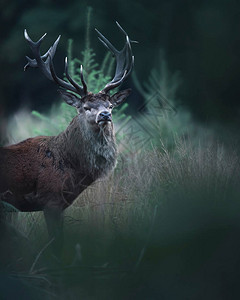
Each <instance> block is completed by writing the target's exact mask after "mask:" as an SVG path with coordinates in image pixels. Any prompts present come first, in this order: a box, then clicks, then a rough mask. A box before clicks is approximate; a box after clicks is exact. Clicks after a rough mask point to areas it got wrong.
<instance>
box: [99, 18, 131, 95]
mask: <svg viewBox="0 0 240 300" xmlns="http://www.w3.org/2000/svg"><path fill="white" fill-rule="evenodd" d="M116 24H117V26H118V27H119V29H120V30H121V31H122V32H123V33H124V35H125V37H126V43H125V45H124V47H123V49H122V50H120V51H118V50H117V49H116V48H115V47H114V46H113V45H112V44H111V43H110V42H109V40H107V39H106V38H105V36H104V35H102V34H101V33H100V32H99V31H98V30H97V29H95V30H96V31H97V33H98V35H99V37H98V39H99V40H100V41H101V42H102V43H103V45H104V46H105V47H106V48H107V49H108V50H110V51H111V52H112V53H113V55H114V56H115V58H116V71H115V75H114V77H113V79H112V81H110V82H109V83H108V84H107V85H106V86H105V87H104V89H103V90H102V91H101V92H102V93H105V94H107V93H108V92H109V91H110V90H112V89H114V88H116V87H117V86H119V85H120V84H121V83H122V82H123V81H125V80H126V78H127V77H128V76H129V74H130V73H131V71H132V68H133V64H134V56H133V55H132V49H131V43H137V42H136V41H131V40H130V39H129V37H128V34H127V33H126V31H125V30H123V28H122V27H121V26H120V25H119V23H118V22H116Z"/></svg>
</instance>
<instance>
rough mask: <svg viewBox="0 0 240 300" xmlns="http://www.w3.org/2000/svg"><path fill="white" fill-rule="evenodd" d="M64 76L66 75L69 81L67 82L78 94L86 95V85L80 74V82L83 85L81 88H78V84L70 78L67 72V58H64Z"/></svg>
mask: <svg viewBox="0 0 240 300" xmlns="http://www.w3.org/2000/svg"><path fill="white" fill-rule="evenodd" d="M81 67H82V66H81ZM65 74H66V77H67V79H68V80H69V82H70V83H71V84H72V85H73V86H74V87H75V88H76V90H78V93H79V94H83V95H87V85H86V83H85V81H84V79H83V76H82V74H81V81H82V84H83V88H82V87H80V86H79V84H77V83H76V81H74V80H73V79H72V78H71V77H70V75H69V72H68V59H67V57H66V58H65Z"/></svg>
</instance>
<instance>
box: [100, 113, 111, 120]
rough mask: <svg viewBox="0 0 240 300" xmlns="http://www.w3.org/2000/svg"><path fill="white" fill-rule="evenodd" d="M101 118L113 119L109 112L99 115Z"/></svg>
mask: <svg viewBox="0 0 240 300" xmlns="http://www.w3.org/2000/svg"><path fill="white" fill-rule="evenodd" d="M99 116H100V117H102V118H103V119H104V120H108V119H110V117H111V113H110V112H108V111H102V112H101V113H100V114H99Z"/></svg>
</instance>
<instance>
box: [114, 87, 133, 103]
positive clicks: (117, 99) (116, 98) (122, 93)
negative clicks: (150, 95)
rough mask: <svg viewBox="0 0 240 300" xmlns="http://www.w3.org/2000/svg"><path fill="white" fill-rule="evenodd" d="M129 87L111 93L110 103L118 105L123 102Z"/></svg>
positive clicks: (127, 94) (128, 93) (128, 92)
mask: <svg viewBox="0 0 240 300" xmlns="http://www.w3.org/2000/svg"><path fill="white" fill-rule="evenodd" d="M131 91H132V90H131V89H127V90H123V91H120V92H117V93H116V94H114V95H112V97H111V99H110V102H111V103H112V105H113V106H115V107H116V106H118V105H120V104H122V103H123V101H125V100H126V99H127V97H128V96H129V95H130V93H131Z"/></svg>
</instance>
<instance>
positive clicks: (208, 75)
mask: <svg viewBox="0 0 240 300" xmlns="http://www.w3.org/2000/svg"><path fill="white" fill-rule="evenodd" d="M88 6H91V7H92V8H93V14H92V20H91V23H92V30H91V42H92V47H93V48H94V51H95V52H96V53H97V61H99V62H101V59H102V58H103V56H104V53H105V49H104V47H102V45H101V44H100V43H99V42H98V40H97V36H96V34H95V32H94V27H96V28H98V29H99V30H100V31H101V32H103V33H104V34H105V35H106V36H107V37H109V38H110V39H111V41H112V42H113V43H114V44H116V45H117V46H119V47H120V45H121V42H122V40H121V41H119V40H118V39H119V35H118V34H116V32H118V31H117V28H116V25H115V20H117V21H118V22H119V23H120V24H121V25H122V26H123V28H125V29H126V30H127V32H128V34H129V36H130V38H131V39H135V40H138V41H139V45H137V46H134V54H135V60H136V64H135V71H136V72H137V75H138V78H139V79H140V81H141V82H143V81H146V78H147V77H148V76H149V73H150V70H151V69H152V68H153V67H154V66H155V65H156V64H157V63H158V61H159V57H160V50H162V51H164V54H165V59H166V61H167V62H168V65H169V69H170V71H172V72H175V71H179V72H180V76H181V79H182V85H181V87H180V88H179V90H178V95H177V99H178V102H177V104H176V105H183V106H186V107H188V108H189V109H190V110H191V112H192V113H193V115H194V118H195V120H199V121H200V122H204V123H207V124H211V123H222V124H224V126H226V127H229V128H235V129H238V128H239V126H240V121H239V120H240V118H239V113H240V101H239V98H240V85H239V78H240V3H239V2H238V1H236V0H228V1H227V0H218V1H217V0H211V1H207V0H202V1H189V0H181V1H179V0H167V1H166V0H161V1H159V0H158V1H157V0H141V1H136V0H128V1H107V0H106V1H90V0H89V1H86V0H85V1H78V0H70V1H61V0H59V1H51V0H36V1H34V2H33V1H27V0H22V1H17V0H12V1H4V0H2V1H1V2H0V13H1V18H0V22H1V23H0V65H1V72H0V118H1V119H3V118H6V117H7V116H9V115H10V114H12V113H13V112H14V111H16V110H17V109H19V108H20V107H21V106H23V105H24V106H25V105H27V106H28V107H30V109H37V110H39V111H44V110H46V109H47V108H48V107H49V106H50V105H51V104H52V103H53V102H55V101H56V100H58V98H59V97H58V95H57V93H56V89H55V87H54V86H53V85H52V84H51V82H48V80H46V79H45V78H44V77H43V76H39V74H38V72H34V71H35V70H29V71H28V72H26V73H24V72H23V66H24V65H25V63H26V59H25V55H29V56H30V50H29V49H28V45H27V44H26V42H25V40H24V38H23V30H24V29H25V28H27V30H28V32H29V34H30V36H31V37H32V39H33V40H37V39H38V38H39V37H40V36H42V34H43V33H45V32H47V33H48V36H47V38H46V41H45V43H44V44H43V45H42V48H43V51H44V50H46V49H47V48H48V47H49V46H50V45H51V44H52V43H53V41H54V40H55V39H56V37H57V36H58V35H59V34H61V35H62V38H61V42H60V44H59V47H58V51H57V54H56V58H55V65H57V67H56V69H57V72H58V74H59V75H61V74H62V73H63V62H64V57H65V56H66V52H67V40H68V39H69V38H72V39H73V40H74V46H73V51H74V53H73V54H74V57H77V56H79V55H80V52H81V51H82V50H83V49H84V38H85V30H86V11H87V7H88ZM56 62H57V63H56ZM127 85H128V86H129V85H131V86H132V87H133V89H134V84H133V82H132V81H131V79H129V81H128V83H127ZM139 101H140V102H141V101H143V99H141V95H139V94H138V93H137V92H135V93H134V94H133V97H132V100H131V103H129V104H130V109H131V110H132V111H134V107H135V106H136V105H138V103H139Z"/></svg>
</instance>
